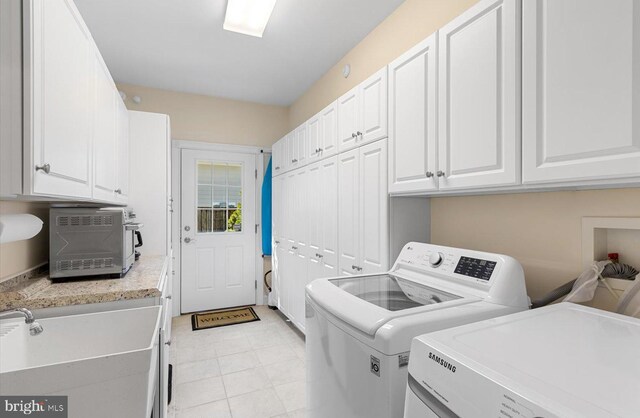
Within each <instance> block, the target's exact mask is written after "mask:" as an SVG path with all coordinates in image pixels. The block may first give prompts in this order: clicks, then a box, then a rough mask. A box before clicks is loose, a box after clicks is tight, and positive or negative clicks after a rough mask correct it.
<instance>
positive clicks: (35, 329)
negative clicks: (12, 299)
mask: <svg viewBox="0 0 640 418" xmlns="http://www.w3.org/2000/svg"><path fill="white" fill-rule="evenodd" d="M13 314H21V315H22V316H24V323H25V324H27V325H29V334H31V335H38V334H40V333H41V332H42V331H43V328H42V325H40V324H39V323H38V321H36V320H35V319H34V318H33V314H32V313H31V311H30V310H29V309H27V308H16V309H9V310H7V311H3V312H0V318H1V317H3V316H8V315H13Z"/></svg>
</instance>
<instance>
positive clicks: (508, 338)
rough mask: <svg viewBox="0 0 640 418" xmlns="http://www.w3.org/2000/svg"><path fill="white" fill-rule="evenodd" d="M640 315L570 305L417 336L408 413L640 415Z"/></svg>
mask: <svg viewBox="0 0 640 418" xmlns="http://www.w3.org/2000/svg"><path fill="white" fill-rule="evenodd" d="M638 347H640V320H639V319H636V318H631V317H627V316H623V315H618V314H614V313H610V312H605V311H601V310H598V309H593V308H588V307H585V306H581V305H576V304H573V303H560V304H557V305H551V306H547V307H544V308H540V309H535V310H532V311H528V312H521V313H518V314H515V315H510V316H506V317H501V318H495V319H491V320H487V321H482V322H477V323H475V324H469V325H464V326H461V327H458V328H455V329H449V330H444V331H440V332H436V333H432V334H426V335H422V336H420V337H418V338H416V339H414V340H413V344H412V345H411V360H410V362H409V379H408V382H409V384H408V389H407V394H406V407H405V415H404V416H405V418H417V417H420V418H423V417H460V418H475V417H493V416H519V417H546V418H553V417H557V418H570V417H576V418H577V417H581V418H589V417H592V418H595V417H598V418H603V417H637V416H639V414H640V397H639V396H638V390H639V389H640V380H639V379H640V377H639V376H640V356H639V355H638Z"/></svg>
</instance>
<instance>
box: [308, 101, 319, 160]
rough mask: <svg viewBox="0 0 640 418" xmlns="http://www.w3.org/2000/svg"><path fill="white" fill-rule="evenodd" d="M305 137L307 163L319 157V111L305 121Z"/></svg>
mask: <svg viewBox="0 0 640 418" xmlns="http://www.w3.org/2000/svg"><path fill="white" fill-rule="evenodd" d="M306 139H307V145H306V150H307V163H308V164H311V163H313V162H315V161H317V160H318V159H319V158H320V148H322V145H321V141H322V119H321V114H320V113H318V114H317V115H315V116H313V117H312V118H311V119H309V120H308V121H307V138H306Z"/></svg>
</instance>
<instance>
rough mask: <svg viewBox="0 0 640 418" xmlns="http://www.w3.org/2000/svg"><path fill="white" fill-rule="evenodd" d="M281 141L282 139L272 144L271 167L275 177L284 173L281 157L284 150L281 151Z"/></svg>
mask: <svg viewBox="0 0 640 418" xmlns="http://www.w3.org/2000/svg"><path fill="white" fill-rule="evenodd" d="M281 143H282V139H280V140H279V141H277V142H276V143H275V144H273V146H271V169H272V173H273V174H272V175H273V177H275V176H277V175H279V174H280V173H282V169H281V167H280V158H281V157H282V151H280V144H281Z"/></svg>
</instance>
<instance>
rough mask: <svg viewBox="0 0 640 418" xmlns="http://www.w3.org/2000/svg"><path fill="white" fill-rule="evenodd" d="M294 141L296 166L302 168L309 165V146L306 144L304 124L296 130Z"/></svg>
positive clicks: (305, 125)
mask: <svg viewBox="0 0 640 418" xmlns="http://www.w3.org/2000/svg"><path fill="white" fill-rule="evenodd" d="M296 137H297V139H296V141H297V142H298V157H297V158H296V159H297V161H296V166H298V167H303V166H305V165H307V164H308V163H309V160H308V159H307V157H308V156H309V144H308V143H307V124H306V123H304V124H302V125H301V126H300V127H298V129H296Z"/></svg>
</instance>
